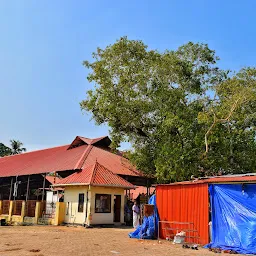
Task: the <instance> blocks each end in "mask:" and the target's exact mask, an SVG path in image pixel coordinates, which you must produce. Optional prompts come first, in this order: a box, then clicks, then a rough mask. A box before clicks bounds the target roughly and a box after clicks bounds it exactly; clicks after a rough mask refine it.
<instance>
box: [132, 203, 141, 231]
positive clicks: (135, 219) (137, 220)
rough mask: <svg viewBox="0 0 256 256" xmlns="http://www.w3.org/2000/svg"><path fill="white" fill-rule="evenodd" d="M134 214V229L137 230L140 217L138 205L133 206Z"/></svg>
mask: <svg viewBox="0 0 256 256" xmlns="http://www.w3.org/2000/svg"><path fill="white" fill-rule="evenodd" d="M132 212H133V227H134V228H137V227H138V226H139V216H140V209H139V207H138V206H137V205H133V207H132Z"/></svg>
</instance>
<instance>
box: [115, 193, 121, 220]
mask: <svg viewBox="0 0 256 256" xmlns="http://www.w3.org/2000/svg"><path fill="white" fill-rule="evenodd" d="M120 219H121V196H120V195H115V197H114V222H120Z"/></svg>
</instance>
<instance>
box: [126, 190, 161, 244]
mask: <svg viewBox="0 0 256 256" xmlns="http://www.w3.org/2000/svg"><path fill="white" fill-rule="evenodd" d="M148 204H153V205H154V215H153V216H149V217H146V216H145V217H144V218H143V223H142V225H140V226H138V228H137V229H136V230H135V231H134V232H131V233H130V234H129V237H130V238H137V239H154V238H155V237H156V235H157V232H158V230H157V228H158V221H159V217H158V211H157V207H156V196H155V195H153V196H151V197H150V199H149V201H148Z"/></svg>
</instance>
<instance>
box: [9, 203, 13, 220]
mask: <svg viewBox="0 0 256 256" xmlns="http://www.w3.org/2000/svg"><path fill="white" fill-rule="evenodd" d="M12 210H13V201H10V205H9V216H8V221H9V222H10V221H11V220H12Z"/></svg>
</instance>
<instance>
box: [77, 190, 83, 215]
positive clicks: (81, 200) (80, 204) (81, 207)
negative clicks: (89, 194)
mask: <svg viewBox="0 0 256 256" xmlns="http://www.w3.org/2000/svg"><path fill="white" fill-rule="evenodd" d="M78 212H84V193H82V194H79V197H78Z"/></svg>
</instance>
